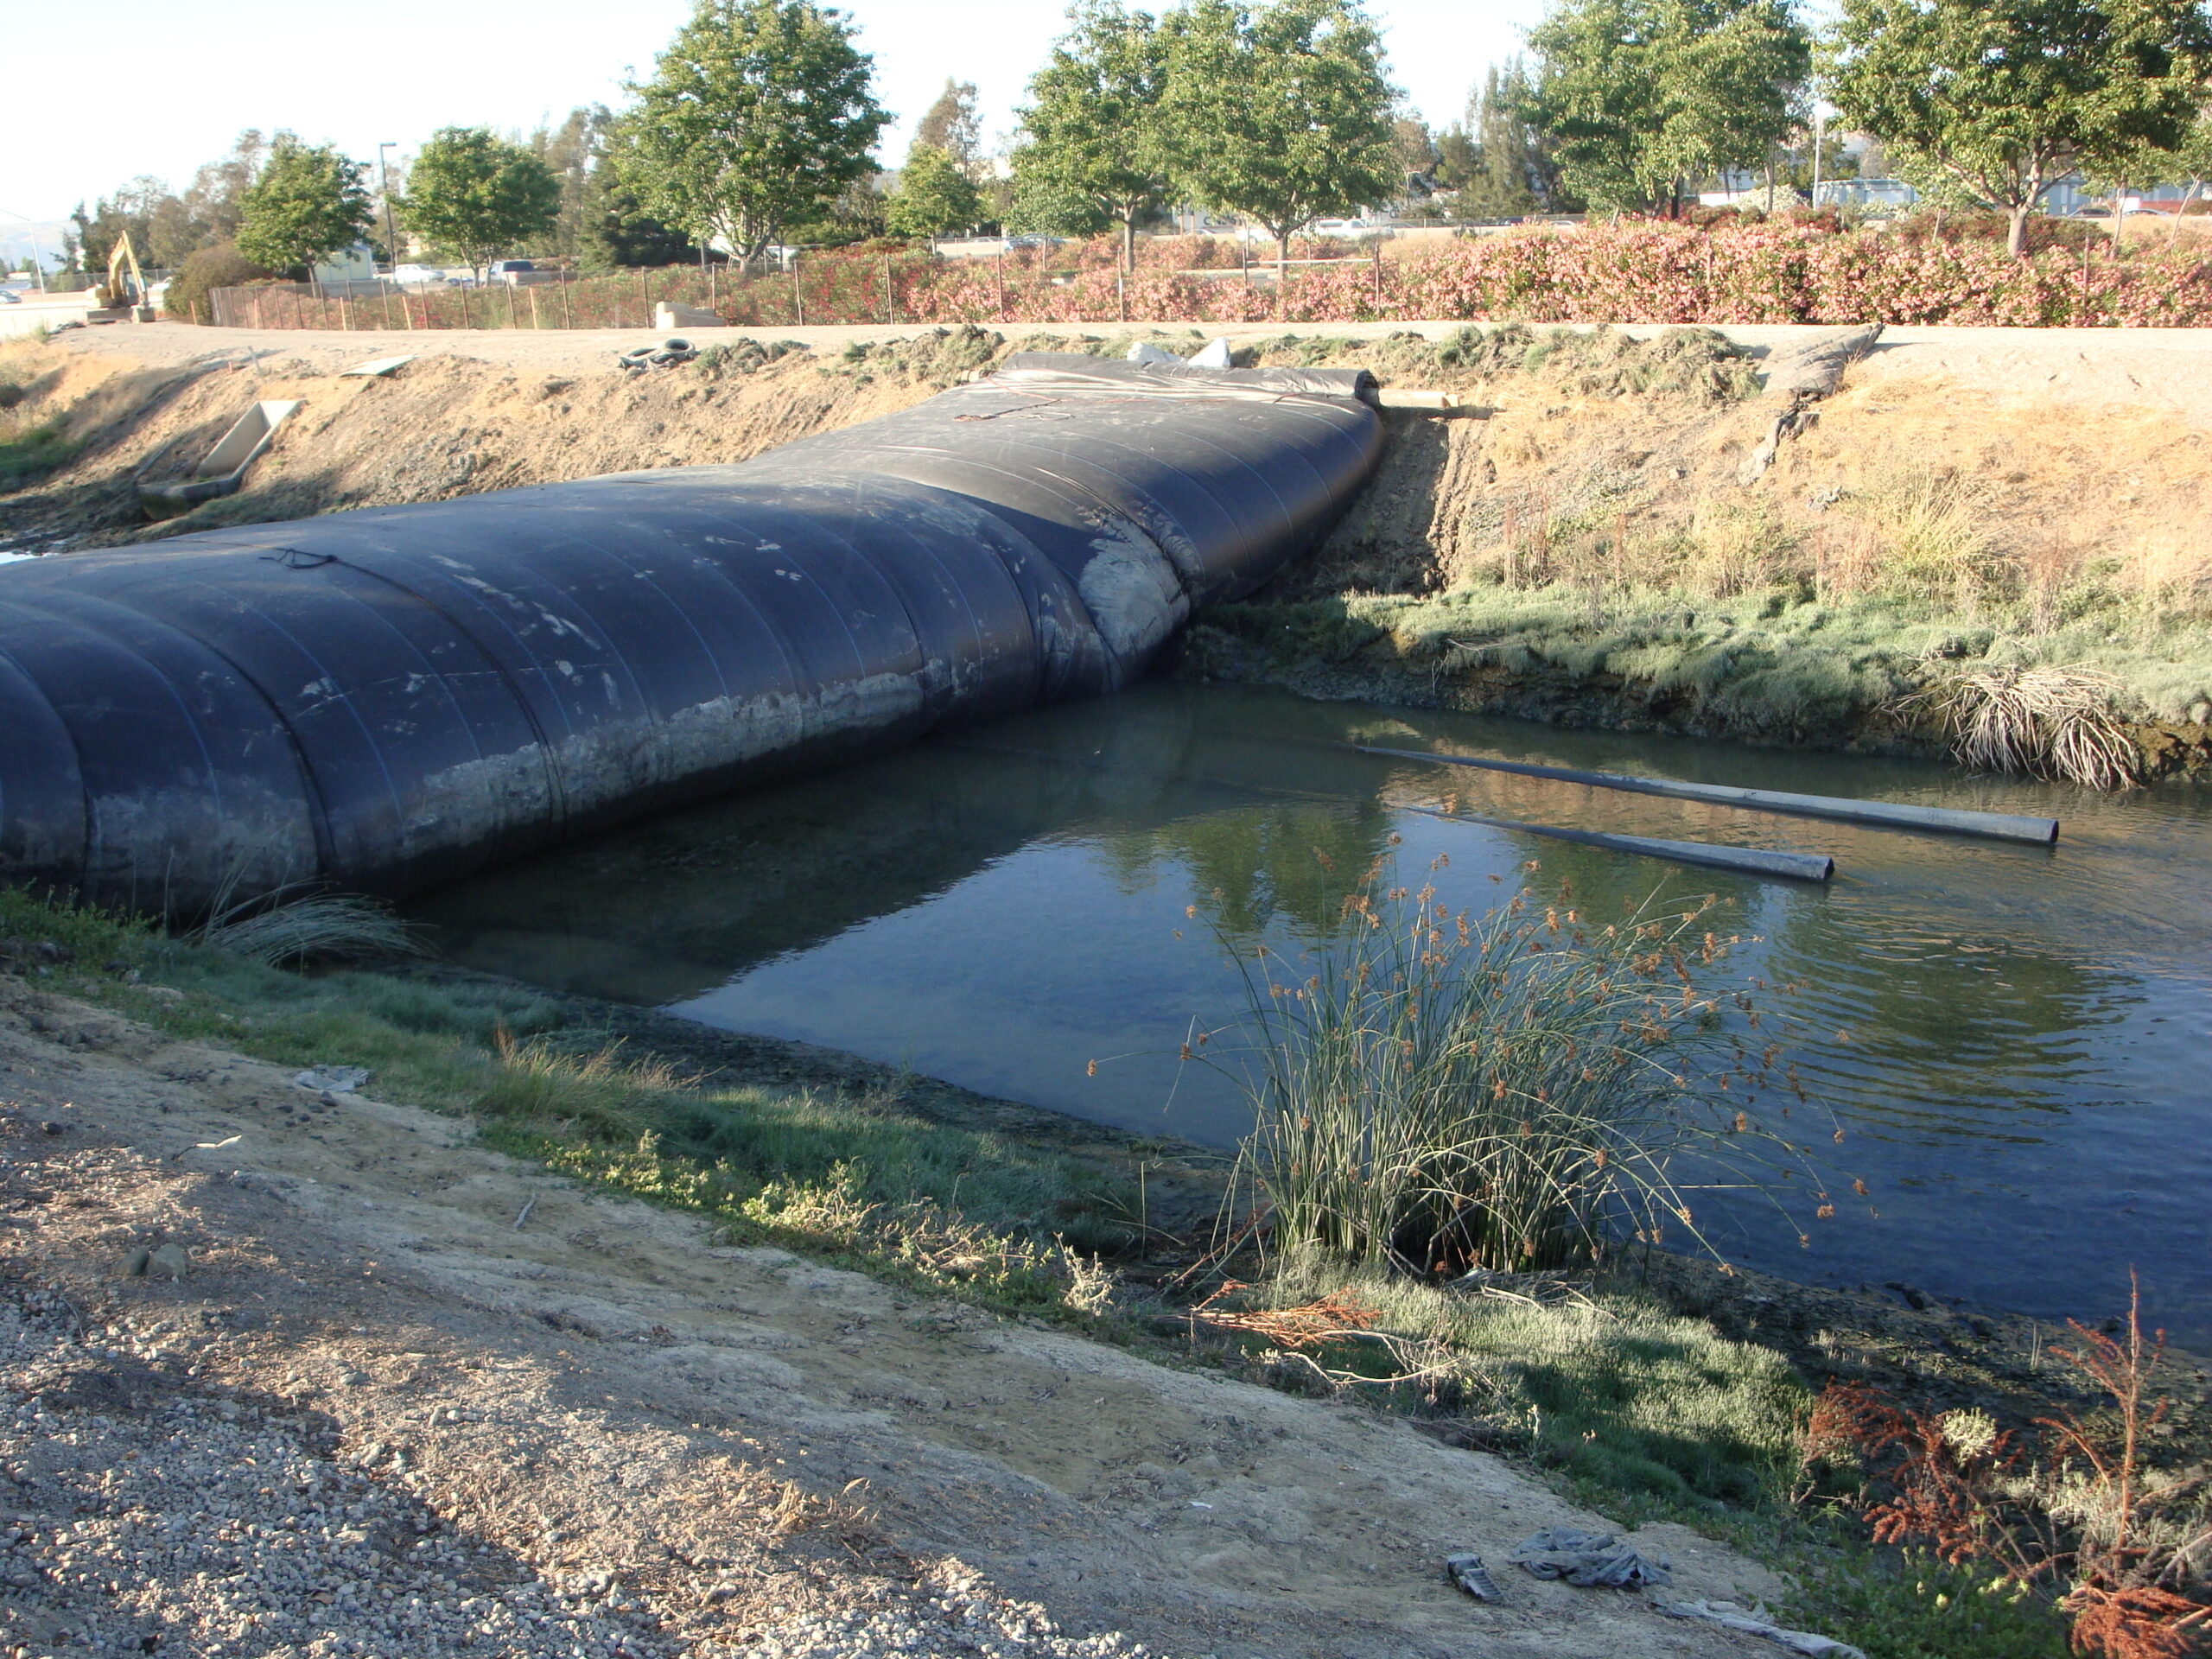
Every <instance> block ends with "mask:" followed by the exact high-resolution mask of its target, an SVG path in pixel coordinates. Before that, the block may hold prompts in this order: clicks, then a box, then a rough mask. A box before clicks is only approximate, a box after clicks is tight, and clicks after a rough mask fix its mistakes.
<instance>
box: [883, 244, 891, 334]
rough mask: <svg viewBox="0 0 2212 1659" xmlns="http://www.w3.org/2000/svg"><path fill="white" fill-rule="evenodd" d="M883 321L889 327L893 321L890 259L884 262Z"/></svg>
mask: <svg viewBox="0 0 2212 1659" xmlns="http://www.w3.org/2000/svg"><path fill="white" fill-rule="evenodd" d="M883 321H884V322H885V324H886V325H887V326H888V325H889V323H890V321H891V261H890V259H889V258H888V257H887V258H886V259H885V260H884V262H883Z"/></svg>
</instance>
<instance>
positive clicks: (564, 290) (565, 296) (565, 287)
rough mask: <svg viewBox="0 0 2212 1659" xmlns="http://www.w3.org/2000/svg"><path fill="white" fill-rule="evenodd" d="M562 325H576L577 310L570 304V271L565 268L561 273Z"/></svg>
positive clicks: (565, 326) (567, 326)
mask: <svg viewBox="0 0 2212 1659" xmlns="http://www.w3.org/2000/svg"><path fill="white" fill-rule="evenodd" d="M561 326H562V327H564V328H573V327H575V326H576V314H575V309H574V308H572V307H570V305H569V273H568V272H567V271H565V270H564V271H563V272H562V273H561Z"/></svg>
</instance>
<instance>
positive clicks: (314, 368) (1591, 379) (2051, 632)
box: [0, 325, 2212, 774]
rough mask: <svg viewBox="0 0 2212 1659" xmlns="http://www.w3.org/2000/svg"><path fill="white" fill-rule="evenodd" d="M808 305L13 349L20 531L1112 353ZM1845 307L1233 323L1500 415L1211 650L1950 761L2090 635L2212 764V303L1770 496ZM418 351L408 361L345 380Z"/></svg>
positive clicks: (1890, 344)
mask: <svg viewBox="0 0 2212 1659" xmlns="http://www.w3.org/2000/svg"><path fill="white" fill-rule="evenodd" d="M802 332H803V333H804V334H805V335H806V343H805V346H804V349H799V350H794V351H787V352H785V353H783V354H781V355H778V356H775V357H773V358H772V359H770V358H769V357H768V356H767V355H766V354H765V353H763V352H762V351H761V349H760V347H761V345H762V344H763V343H765V342H756V341H751V340H747V339H746V338H745V337H742V336H733V338H732V339H730V340H725V341H721V343H720V344H719V345H709V346H708V350H707V353H706V355H705V357H704V358H703V359H702V361H700V362H699V363H696V364H692V365H684V366H681V367H677V368H671V369H667V370H658V371H652V372H647V373H645V374H639V375H626V374H624V373H621V372H618V371H617V370H616V369H615V368H614V367H613V363H614V357H615V353H616V351H617V349H618V348H620V347H623V346H631V345H634V344H636V343H637V340H635V339H634V338H633V337H631V336H626V335H623V336H614V335H607V336H600V335H588V334H587V335H569V334H529V333H526V332H524V333H514V334H486V335H480V336H465V337H460V338H455V337H452V336H423V335H416V336H409V335H404V334H356V335H308V334H294V335H283V334H271V335H241V334H233V333H230V332H228V331H223V330H213V329H192V328H186V327H177V326H174V325H164V326H162V327H155V328H149V329H145V330H141V331H106V332H104V333H102V334H99V335H79V336H66V337H64V339H63V340H60V341H57V342H54V343H52V344H49V345H46V346H35V345H24V346H16V347H13V348H11V349H10V354H9V355H8V356H7V357H6V358H5V359H0V379H4V380H6V381H7V382H8V383H9V384H10V385H12V386H13V387H14V390H13V391H10V392H9V394H8V397H9V398H10V404H11V407H10V410H8V411H7V413H6V415H5V416H0V419H4V420H6V421H10V422H12V423H14V424H15V427H16V429H18V430H29V429H31V428H32V427H33V426H35V424H36V423H41V422H43V423H46V424H47V425H48V426H50V427H52V428H53V429H54V430H55V432H56V434H57V436H58V439H59V441H60V442H62V443H63V444H64V445H66V446H67V448H68V449H69V451H70V454H71V458H70V459H69V460H68V462H67V465H66V466H64V467H61V468H60V470H58V471H55V472H53V473H52V474H50V475H49V476H47V477H46V478H45V479H44V480H43V481H41V482H39V483H36V484H35V485H34V486H32V487H30V488H28V489H25V490H22V491H20V492H18V493H15V494H13V495H10V496H4V497H0V550H7V549H15V550H28V551H44V550H64V549H68V548H74V547H82V546H91V545H99V544H103V543H117V542H127V541H137V540H143V539H146V538H149V537H160V536H166V535H171V534H175V533H177V532H178V531H184V530H190V529H195V528H200V527H202V526H205V525H213V524H231V523H244V522H260V521H267V520H272V519H280V518H290V517H296V516H301V515H303V514H308V513H315V512H329V511H333V510H337V509H340V508H345V507H353V506H364V505H383V504H388V503H395V502H405V501H417V500H430V499H444V498H448V497H451V496H454V495H460V494H467V493H476V492H480V491H484V490H491V489H498V488H505V487H509V486H517V485H525V484H533V483H541V482H549V481H555V480H564V479H571V478H577V477H582V476H588V475H590V474H598V473H606V472H615V471H623V470H628V469H633V468H639V467H661V466H677V465H687V464H695V463H700V462H711V461H738V460H742V459H745V458H746V457H747V456H750V455H752V454H757V453H759V452H760V451H761V450H762V449H765V448H770V447H772V446H773V445H775V444H778V443H781V442H787V441H789V440H791V439H793V438H797V437H800V436H804V435H807V434H809V433H812V432H817V431H820V430H823V429H829V428H833V427H837V426H842V425H846V424H849V423H853V422H855V421H860V420H864V419H867V418H868V417H870V416H875V415H879V414H883V413H887V412H889V411H891V410H897V409H899V408H903V407H906V406H907V405H909V404H913V403H915V402H918V401H920V400H921V399H923V398H925V397H929V396H931V394H932V393H934V392H935V391H937V390H938V389H939V388H941V387H943V386H945V385H951V384H954V383H955V382H957V380H958V379H959V378H963V376H965V375H966V374H968V373H969V372H972V371H973V370H975V369H976V368H978V367H982V366H984V365H988V363H990V362H991V361H993V360H995V359H996V358H997V357H998V356H999V355H1001V354H1002V353H1004V352H1005V351H1007V350H1008V349H1011V348H1013V346H1016V345H1020V344H1062V345H1065V344H1071V343H1075V342H1073V341H1070V340H1046V338H1045V337H1041V336H1039V337H1036V338H1034V339H1033V340H1009V339H1007V338H1006V337H1004V336H1002V335H1001V334H998V333H995V332H990V331H983V330H972V329H971V330H963V331H952V332H949V333H948V332H945V331H930V330H924V331H914V330H911V329H908V330H891V329H860V328H848V329H820V330H809V331H802ZM1128 332H1129V333H1143V332H1147V331H1144V330H1141V329H1131V330H1129V331H1128ZM1153 332H1157V331H1153ZM1824 332H1827V331H1820V330H1805V329H1785V328H1741V329H1735V330H1731V331H1728V332H1727V333H1726V334H1725V335H1724V334H1721V333H1719V332H1716V331H1713V330H1703V329H1696V330H1675V331H1661V330H1652V329H1633V330H1611V331H1606V330H1598V331H1572V330H1559V331H1530V330H1527V329H1516V328H1515V327H1510V326H1509V327H1505V328H1502V329H1493V330H1490V331H1487V332H1486V333H1479V334H1467V333H1465V332H1464V331H1462V330H1460V329H1459V328H1458V327H1456V326H1453V325H1421V326H1420V327H1414V328H1399V329H1383V328H1380V327H1351V328H1335V329H1317V328H1306V329H1300V330H1291V331H1284V330H1281V329H1275V330H1271V331H1270V330H1262V329H1243V330H1234V331H1231V333H1232V336H1233V338H1234V339H1235V340H1236V345H1237V350H1238V354H1239V358H1240V360H1246V361H1259V362H1268V363H1298V362H1310V363H1351V362H1357V363H1360V364H1363V365H1367V366H1370V367H1372V368H1374V369H1376V371H1377V372H1379V373H1380V374H1381V375H1382V376H1383V378H1384V379H1385V381H1386V382H1388V383H1391V384H1395V385H1426V386H1433V387H1443V388H1447V389H1453V390H1457V391H1460V392H1461V393H1462V394H1463V395H1465V397H1466V398H1467V399H1468V400H1469V401H1470V403H1471V404H1472V405H1473V406H1474V409H1473V410H1472V411H1463V412H1462V413H1461V414H1460V415H1459V416H1456V417H1454V418H1449V419H1442V420H1438V419H1431V418H1425V417H1422V416H1412V415H1394V416H1391V417H1390V420H1391V445H1390V448H1389V453H1388V454H1387V455H1386V457H1385V460H1384V461H1383V467H1382V469H1381V472H1380V474H1378V476H1377V478H1376V481H1375V483H1374V485H1373V486H1371V487H1370V489H1369V490H1368V491H1367V493H1365V495H1364V496H1363V498H1362V499H1361V500H1360V501H1359V503H1358V504H1357V505H1355V507H1354V508H1353V510H1352V512H1351V513H1350V514H1349V515H1348V516H1347V518H1345V520H1344V523H1343V524H1340V525H1339V526H1338V529H1337V530H1336V531H1335V532H1334V534H1333V535H1332V537H1330V538H1329V540H1328V542H1327V543H1326V544H1325V546H1324V547H1323V548H1322V549H1320V550H1319V552H1318V553H1317V555H1316V556H1314V557H1313V559H1311V560H1309V561H1306V562H1305V563H1302V564H1301V565H1300V567H1299V568H1297V569H1294V570H1292V571H1290V572H1287V573H1286V574H1285V575H1284V576H1283V577H1282V578H1281V580H1280V581H1279V582H1277V583H1276V584H1274V588H1273V589H1272V590H1271V591H1270V592H1268V593H1267V594H1263V595H1262V596H1261V601H1260V602H1259V603H1257V604H1255V605H1248V606H1244V607H1227V608H1225V609H1224V610H1222V611H1219V612H1217V613H1214V614H1213V615H1211V616H1210V617H1208V618H1206V619H1202V625H1201V626H1199V627H1198V628H1197V629H1195V630H1194V631H1193V633H1192V651H1191V652H1190V653H1189V654H1188V656H1187V657H1186V658H1185V671H1186V672H1189V673H1192V674H1196V675H1199V676H1204V677H1222V678H1236V679H1248V680H1263V681H1270V682H1274V683H1281V684H1286V685H1288V686H1290V687H1292V688H1293V689H1294V690H1302V691H1305V692H1307V693H1309V694H1311V695H1316V696H1357V697H1367V698H1374V699H1378V700H1383V701H1389V702H1406V703H1425V704H1440V705H1444V706H1448V707H1456V708H1462V709H1471V710H1481V711H1492V712H1501V713H1509V714H1515V715H1528V716H1533V717H1535V718H1540V719H1546V720H1551V721H1560V722H1563V723H1572V724H1582V725H1597V726H1611V727H1616V728H1625V729H1662V730H1675V731H1682V732H1688V733H1693V734H1700V735H1707V736H1721V737H1731V738H1735V739H1738V740H1745V741H1757V742H1771V743H1784V744H1807V745H1814V746H1818V747H1878V748H1890V749H1919V750H1929V749H1932V748H1935V747H1938V745H1939V742H1940V740H1939V738H1938V737H1937V736H1936V734H1933V733H1932V732H1929V731H1926V730H1922V729H1919V728H1916V726H1915V725H1914V724H1913V723H1912V722H1911V721H1908V720H1906V719H1904V718H1902V717H1900V715H1898V713H1897V709H1898V707H1899V704H1900V701H1901V699H1903V698H1904V696H1907V695H1908V694H1909V693H1910V692H1911V691H1912V690H1914V689H1915V688H1916V686H1917V685H1918V684H1919V683H1921V682H1922V681H1923V679H1924V677H1925V673H1924V665H1925V664H1928V663H1929V662H1931V661H1932V662H1938V663H1944V662H1948V663H1961V662H1963V663H1967V664H1974V665H1980V664H1995V665H2003V664H2035V663H2050V664H2087V665H2088V667H2089V668H2091V669H2093V670H2094V671H2096V672H2097V673H2099V674H2101V675H2104V676H2107V677H2109V679H2110V681H2111V683H2113V686H2114V688H2115V690H2116V695H2117V697H2118V699H2119V702H2120V705H2121V706H2122V708H2123V709H2124V711H2125V713H2126V718H2127V719H2128V720H2129V721H2132V723H2133V725H2132V729H2133V735H2134V737H2135V739H2136V741H2137V742H2138V744H2139V746H2140V747H2141V749H2142V751H2143V755H2144V760H2145V770H2146V771H2148V772H2152V773H2154V774H2155V773H2157V772H2165V771H2174V770H2182V769H2186V768H2190V767H2192V766H2207V765H2212V552H2208V550H2207V543H2206V542H2205V540H2204V538H2203V537H2202V535H2201V534H2200V533H2199V530H2198V521H2199V516H2200V510H2199V507H2198V503H2199V502H2200V501H2201V500H2202V499H2203V497H2204V496H2205V495H2206V494H2207V493H2212V331H2172V333H2171V337H2169V336H2167V335H2164V334H2154V333H2153V331H2142V332H2141V333H2129V332H2124V331H2109V330H2106V331H2071V330H2052V331H2034V332H2030V331H2018V330H1998V329H1900V330H1893V331H1891V333H1890V334H1887V335H1885V337H1884V339H1883V341H1882V342H1881V344H1880V345H1879V346H1878V347H1877V349H1876V351H1875V352H1874V353H1873V355H1872V356H1871V357H1870V358H1868V359H1866V361H1864V362H1862V363H1860V364H1859V365H1857V366H1856V367H1855V368H1853V370H1852V371H1851V372H1850V374H1849V376H1848V377H1847V379H1846V380H1845V382H1844V384H1843V385H1842V386H1841V388H1840V390H1839V391H1837V393H1836V394H1835V395H1834V396H1832V397H1828V398H1827V400H1826V401H1825V402H1823V403H1822V404H1820V405H1819V407H1818V410H1817V413H1818V422H1817V424H1813V425H1811V426H1810V429H1808V430H1807V431H1804V432H1803V433H1802V434H1801V435H1798V436H1796V437H1795V438H1793V439H1791V440H1789V441H1788V442H1783V444H1782V446H1781V449H1780V453H1779V456H1778V458H1777V461H1776V463H1775V465H1774V466H1773V467H1771V468H1770V470H1769V471H1768V472H1766V474H1764V476H1763V477H1761V478H1759V479H1758V480H1757V481H1756V482H1755V483H1753V484H1751V485H1746V484H1745V483H1744V482H1743V481H1742V473H1741V467H1742V464H1743V461H1744V457H1745V454H1747V453H1748V452H1749V451H1750V450H1751V448H1753V447H1754V446H1755V445H1756V444H1758V442H1759V440H1760V438H1761V437H1762V436H1763V435H1764V434H1765V433H1766V432H1767V431H1768V430H1769V429H1770V426H1771V423H1772V420H1773V417H1774V414H1775V412H1776V411H1775V408H1774V406H1773V405H1772V404H1771V403H1770V401H1769V400H1766V399H1764V398H1763V397H1760V396H1759V395H1758V391H1759V379H1760V371H1761V369H1762V368H1763V367H1764V365H1765V364H1766V363H1767V362H1768V361H1770V360H1771V359H1770V355H1769V354H1770V353H1786V352H1788V351H1790V350H1792V349H1794V348H1796V347H1798V346H1802V345H1803V344H1805V343H1807V340H1808V339H1809V338H1810V337H1813V336H1816V335H1819V334H1822V333H1824ZM1121 333H1122V331H1120V330H1108V329H1103V328H1102V329H1100V330H1098V331H1097V334H1096V335H1086V336H1084V342H1085V343H1087V344H1089V345H1090V346H1093V347H1094V348H1096V349H1100V350H1106V351H1113V350H1116V349H1117V346H1118V341H1115V342H1113V343H1107V342H1106V341H1104V340H1101V339H1100V338H1098V336H1103V335H1118V334H1121ZM2200 334H2202V335H2204V336H2205V338H2199V335H2200ZM1169 338H1170V340H1171V343H1175V344H1191V343H1195V340H1194V337H1192V336H1188V335H1185V334H1175V335H1173V336H1169ZM705 340H706V336H704V335H702V343H704V342H705ZM410 350H413V351H416V352H419V353H422V354H421V355H419V356H418V357H416V359H415V360H413V361H411V362H410V363H408V364H407V365H405V366H404V367H403V368H401V369H400V370H399V371H398V372H397V373H396V374H394V375H392V376H391V377H390V378H382V379H359V378H345V377H343V376H341V375H340V373H339V371H340V370H341V369H342V368H344V367H346V366H347V365H352V364H354V363H358V362H360V361H361V360H363V359H365V358H366V357H370V356H372V355H375V354H378V353H404V352H407V351H410ZM257 397H284V398H296V399H298V400H300V402H301V403H302V409H301V410H300V412H299V413H298V414H297V415H296V416H294V417H293V419H292V420H291V422H290V423H288V424H287V426H286V427H285V428H284V429H283V431H282V432H281V433H280V435H279V436H278V439H277V443H276V445H275V447H274V448H273V449H272V450H271V452H270V454H269V455H268V456H267V457H266V458H265V459H264V461H262V462H261V463H260V464H259V465H258V466H257V467H256V469H255V471H254V472H253V474H251V476H250V478H249V480H248V481H247V484H246V486H245V488H244V489H243V490H242V491H241V492H240V493H238V494H237V495H235V496H232V497H229V498H226V499H220V500H218V501H215V502H212V503H209V504H207V505H204V506H202V507H201V508H200V509H199V510H197V511H196V512H193V513H190V514H188V515H186V516H185V517H182V518H176V519H173V520H170V521H168V522H167V523H165V524H149V523H148V522H147V520H146V518H145V517H144V515H143V512H142V510H141V508H140V507H139V505H138V502H137V491H136V486H135V481H136V480H137V479H139V478H141V477H159V476H165V475H167V474H171V473H175V472H179V471H181V470H182V469H184V467H186V466H187V465H188V463H189V462H190V461H192V460H193V459H194V458H195V457H197V456H198V455H200V454H204V453H205V452H206V449H207V447H208V446H210V445H212V443H213V441H214V439H215V438H216V437H217V436H218V435H220V433H221V432H222V431H223V430H224V429H226V427H227V425H228V424H229V423H230V422H231V421H232V420H233V419H234V418H236V416H237V415H238V413H239V412H240V411H241V410H244V409H245V407H246V406H247V405H248V404H249V403H250V402H251V400H252V399H254V398H257ZM1286 609H1287V611H1288V614H1286Z"/></svg>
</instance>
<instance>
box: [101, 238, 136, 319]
mask: <svg viewBox="0 0 2212 1659" xmlns="http://www.w3.org/2000/svg"><path fill="white" fill-rule="evenodd" d="M100 297H101V299H102V300H103V301H104V302H105V303H106V305H107V306H108V308H110V309H111V310H118V311H120V310H128V309H130V308H132V307H135V306H141V305H143V304H145V303H146V273H145V272H143V270H139V269H138V251H137V249H136V248H134V247H132V246H131V245H130V232H128V231H125V232H123V233H122V234H121V235H119V236H118V237H117V238H115V246H114V247H113V248H112V249H111V250H110V251H109V252H108V256H107V286H106V287H105V288H104V289H101V290H100Z"/></svg>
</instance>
